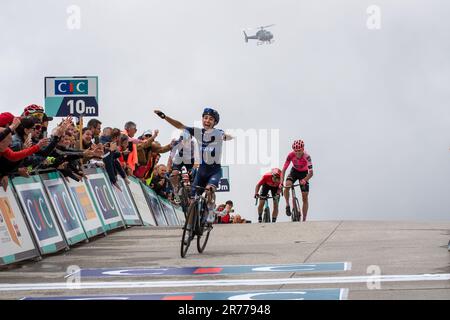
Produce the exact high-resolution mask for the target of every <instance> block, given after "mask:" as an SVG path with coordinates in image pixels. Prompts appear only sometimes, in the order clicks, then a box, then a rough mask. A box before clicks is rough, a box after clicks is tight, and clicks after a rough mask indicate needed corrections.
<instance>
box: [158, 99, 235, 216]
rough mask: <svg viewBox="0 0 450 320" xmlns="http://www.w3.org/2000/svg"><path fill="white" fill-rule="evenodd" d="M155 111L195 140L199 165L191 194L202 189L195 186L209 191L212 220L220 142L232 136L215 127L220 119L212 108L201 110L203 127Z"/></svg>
mask: <svg viewBox="0 0 450 320" xmlns="http://www.w3.org/2000/svg"><path fill="white" fill-rule="evenodd" d="M155 113H156V114H157V115H158V116H159V117H160V118H161V119H165V120H166V121H167V122H169V123H170V124H171V125H172V126H174V127H175V128H177V129H180V130H187V132H189V134H190V135H191V137H195V139H196V140H197V142H198V144H199V148H200V166H199V169H198V171H197V174H196V175H195V179H194V182H193V184H192V190H191V196H192V197H194V196H195V194H197V195H199V194H202V193H203V191H202V190H198V189H197V188H196V187H201V188H205V189H207V190H210V191H211V193H210V195H209V197H208V199H207V202H208V210H209V216H208V222H210V221H214V219H215V216H214V206H215V196H214V192H215V191H216V189H217V187H218V186H219V182H220V179H221V178H222V167H221V165H220V160H221V156H222V143H223V141H227V140H231V139H232V138H233V137H232V136H230V135H228V134H226V133H225V132H224V131H223V130H220V129H216V128H215V126H216V125H217V124H218V123H219V121H220V116H219V113H218V112H217V111H216V110H214V109H212V108H205V109H204V110H203V113H202V125H203V128H195V127H187V126H185V125H184V124H182V123H181V122H179V121H177V120H175V119H172V118H170V117H169V116H166V115H165V114H164V113H163V112H161V111H159V110H155Z"/></svg>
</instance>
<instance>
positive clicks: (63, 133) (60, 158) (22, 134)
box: [0, 104, 245, 223]
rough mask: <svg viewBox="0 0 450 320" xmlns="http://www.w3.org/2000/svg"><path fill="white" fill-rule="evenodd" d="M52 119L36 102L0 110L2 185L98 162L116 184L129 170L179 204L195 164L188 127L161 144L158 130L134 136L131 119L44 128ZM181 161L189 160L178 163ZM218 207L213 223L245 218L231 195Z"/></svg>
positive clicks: (74, 172) (69, 121) (77, 175)
mask: <svg viewBox="0 0 450 320" xmlns="http://www.w3.org/2000/svg"><path fill="white" fill-rule="evenodd" d="M51 121H55V120H54V119H53V118H52V117H48V116H47V115H46V114H45V112H44V109H43V108H42V107H41V106H38V105H34V104H33V105H29V106H27V107H26V108H25V109H24V111H23V113H22V114H21V115H20V116H14V115H12V114H11V113H9V112H4V113H1V114H0V180H1V184H2V186H3V188H4V189H5V190H6V188H7V185H8V177H14V176H22V177H29V176H30V175H31V174H33V173H38V172H42V171H43V170H49V169H51V170H58V171H59V172H60V173H61V174H62V175H63V176H64V177H66V178H72V179H74V180H76V181H80V180H81V179H86V178H87V177H86V175H85V173H84V169H85V168H86V167H102V168H104V169H105V171H106V173H107V175H108V178H109V180H110V182H111V184H112V185H113V186H115V187H116V188H118V189H120V186H119V184H118V176H121V177H122V178H123V179H124V181H125V182H126V183H130V181H129V177H130V176H133V177H135V178H136V179H139V180H141V181H142V182H143V183H145V184H146V185H147V186H149V187H150V188H152V189H153V190H154V191H155V193H156V194H158V195H159V196H161V197H163V198H166V199H168V200H169V201H172V202H173V203H175V204H179V203H180V198H179V190H181V188H179V187H180V186H181V185H180V183H181V181H183V182H185V179H181V177H185V176H187V177H188V178H189V175H186V174H184V175H182V174H181V173H182V171H183V172H186V167H187V169H188V170H189V174H190V176H191V178H193V175H195V170H196V169H197V168H198V165H199V164H198V162H199V155H198V145H197V142H195V139H192V138H191V137H190V134H188V133H186V132H183V133H182V134H181V135H180V137H179V138H178V139H174V140H172V141H170V142H168V143H166V144H162V143H160V142H159V141H157V138H158V135H159V131H158V130H154V131H152V130H145V131H144V132H143V133H142V134H141V135H140V136H137V132H138V130H137V126H136V123H134V122H132V121H128V122H126V123H125V124H124V127H123V129H119V128H112V127H103V128H102V125H103V124H102V122H101V121H100V120H98V119H91V120H89V122H87V124H86V126H85V127H84V128H82V129H81V132H80V125H79V123H77V122H75V121H74V119H73V118H72V117H67V118H64V119H62V120H61V121H60V122H59V123H58V124H57V125H56V127H55V128H54V129H53V130H52V131H51V132H48V127H49V122H51ZM183 151H184V155H183ZM166 152H170V154H169V159H168V162H167V165H166V164H163V163H159V162H160V158H161V154H163V153H166ZM186 160H188V161H187V162H186ZM177 161H178V162H177ZM179 162H182V164H183V163H188V162H189V163H190V165H187V166H186V167H183V168H182V166H180V164H179ZM191 162H192V163H191ZM216 211H217V213H218V215H217V219H216V223H244V222H245V220H243V219H241V218H240V216H239V215H234V214H233V213H234V209H233V202H232V201H227V202H226V203H225V204H223V205H220V206H218V207H217V210H216Z"/></svg>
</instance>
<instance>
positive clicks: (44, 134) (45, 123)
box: [40, 113, 53, 139]
mask: <svg viewBox="0 0 450 320" xmlns="http://www.w3.org/2000/svg"><path fill="white" fill-rule="evenodd" d="M50 121H53V117H49V116H47V114H46V113H44V116H43V117H42V130H41V135H40V138H41V139H42V138H47V135H48V123H49V122H50Z"/></svg>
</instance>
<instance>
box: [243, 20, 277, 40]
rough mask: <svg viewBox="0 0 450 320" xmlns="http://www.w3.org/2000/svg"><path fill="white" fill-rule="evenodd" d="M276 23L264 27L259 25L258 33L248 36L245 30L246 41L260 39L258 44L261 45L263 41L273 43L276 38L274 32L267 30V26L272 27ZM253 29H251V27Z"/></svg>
mask: <svg viewBox="0 0 450 320" xmlns="http://www.w3.org/2000/svg"><path fill="white" fill-rule="evenodd" d="M273 26H274V24H271V25H268V26H264V27H259V28H258V29H260V30H258V32H256V34H255V35H254V36H248V35H247V33H246V32H245V31H243V32H244V36H245V42H248V40H253V39H254V40H258V42H257V43H256V44H257V45H261V44H263V43H266V44H271V43H273V42H274V41H275V40H273V34H272V33H271V32H270V31H267V30H265V28H270V27H273ZM250 30H251V29H250Z"/></svg>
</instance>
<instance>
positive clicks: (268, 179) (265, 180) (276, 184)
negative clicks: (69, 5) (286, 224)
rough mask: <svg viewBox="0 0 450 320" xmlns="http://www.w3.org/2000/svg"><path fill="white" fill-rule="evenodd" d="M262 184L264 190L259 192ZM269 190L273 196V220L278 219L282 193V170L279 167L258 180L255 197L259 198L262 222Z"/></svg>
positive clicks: (260, 220)
mask: <svg viewBox="0 0 450 320" xmlns="http://www.w3.org/2000/svg"><path fill="white" fill-rule="evenodd" d="M261 186H262V191H261V193H260V194H259V189H260V188H261ZM269 190H270V192H271V193H272V197H273V212H272V222H276V221H277V216H278V199H279V197H280V194H281V170H280V169H278V168H274V169H272V170H271V172H269V173H266V174H265V175H264V176H263V177H262V179H261V180H260V181H259V182H258V184H257V185H256V188H255V198H261V199H259V206H258V222H259V223H261V222H262V212H263V208H264V204H265V203H266V199H265V198H264V197H266V196H267V195H268V194H269Z"/></svg>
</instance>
